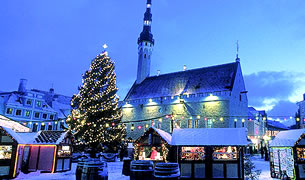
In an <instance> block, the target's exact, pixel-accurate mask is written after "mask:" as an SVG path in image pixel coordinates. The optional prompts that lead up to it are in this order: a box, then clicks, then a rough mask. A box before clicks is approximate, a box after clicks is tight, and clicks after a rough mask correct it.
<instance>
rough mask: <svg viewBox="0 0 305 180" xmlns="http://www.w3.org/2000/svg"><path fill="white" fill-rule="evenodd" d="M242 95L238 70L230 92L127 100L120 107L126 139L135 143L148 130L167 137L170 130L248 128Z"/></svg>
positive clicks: (246, 112) (244, 94) (244, 98)
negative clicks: (150, 128)
mask: <svg viewBox="0 0 305 180" xmlns="http://www.w3.org/2000/svg"><path fill="white" fill-rule="evenodd" d="M238 71H239V72H238ZM244 91H245V87H244V81H243V79H242V74H241V70H240V67H239V68H238V70H237V73H236V77H235V81H234V87H233V88H232V91H216V92H213V91H211V92H206V93H197V94H188V95H176V96H168V97H158V98H143V99H133V100H126V101H124V102H122V104H121V105H122V112H123V117H122V122H125V123H126V126H127V137H130V138H132V139H137V138H138V137H139V136H141V135H142V134H143V133H144V132H145V131H146V129H148V128H149V127H151V126H154V127H156V128H160V129H162V130H164V131H166V132H169V133H171V130H172V126H173V127H174V128H176V127H180V128H234V127H237V128H238V127H247V126H248V124H247V123H248V100H247V94H246V93H245V92H244ZM143 120H145V121H143ZM136 121H140V122H136Z"/></svg>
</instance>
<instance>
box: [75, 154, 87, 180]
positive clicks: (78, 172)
mask: <svg viewBox="0 0 305 180" xmlns="http://www.w3.org/2000/svg"><path fill="white" fill-rule="evenodd" d="M88 160H89V159H84V158H81V159H79V160H78V163H77V166H76V171H75V177H76V180H81V177H82V172H83V167H84V165H85V164H86V162H87V161H88Z"/></svg>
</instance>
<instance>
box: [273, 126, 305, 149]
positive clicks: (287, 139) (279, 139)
mask: <svg viewBox="0 0 305 180" xmlns="http://www.w3.org/2000/svg"><path fill="white" fill-rule="evenodd" d="M304 134H305V129H296V130H288V131H281V132H279V133H278V134H277V135H276V136H275V138H274V139H273V140H272V141H271V143H270V147H293V146H295V145H297V144H298V145H305V140H304V138H302V136H303V135H304Z"/></svg>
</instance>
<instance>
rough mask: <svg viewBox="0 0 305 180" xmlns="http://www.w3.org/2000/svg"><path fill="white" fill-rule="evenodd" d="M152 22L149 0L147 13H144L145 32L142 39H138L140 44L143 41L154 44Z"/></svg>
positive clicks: (149, 1) (148, 1)
mask: <svg viewBox="0 0 305 180" xmlns="http://www.w3.org/2000/svg"><path fill="white" fill-rule="evenodd" d="M151 22H152V14H151V0H147V3H146V12H145V13H144V25H143V31H142V32H141V34H140V37H139V39H138V44H139V43H141V42H143V41H148V42H150V43H152V44H154V39H153V35H152V33H151Z"/></svg>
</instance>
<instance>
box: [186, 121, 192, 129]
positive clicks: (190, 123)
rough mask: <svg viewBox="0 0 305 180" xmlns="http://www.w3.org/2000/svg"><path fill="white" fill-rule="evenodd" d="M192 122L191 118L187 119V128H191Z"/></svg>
mask: <svg viewBox="0 0 305 180" xmlns="http://www.w3.org/2000/svg"><path fill="white" fill-rule="evenodd" d="M192 123H193V120H192V119H189V120H188V124H187V127H188V128H192Z"/></svg>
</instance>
